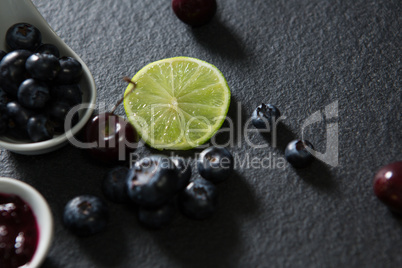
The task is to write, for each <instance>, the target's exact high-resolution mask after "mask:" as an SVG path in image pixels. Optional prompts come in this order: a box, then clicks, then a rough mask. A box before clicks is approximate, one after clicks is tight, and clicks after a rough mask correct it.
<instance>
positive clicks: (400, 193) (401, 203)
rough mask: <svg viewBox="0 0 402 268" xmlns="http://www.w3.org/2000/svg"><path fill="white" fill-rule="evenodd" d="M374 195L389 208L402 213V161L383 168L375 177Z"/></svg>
mask: <svg viewBox="0 0 402 268" xmlns="http://www.w3.org/2000/svg"><path fill="white" fill-rule="evenodd" d="M373 187H374V193H375V195H376V196H377V197H378V199H380V200H381V201H382V202H383V203H384V204H385V205H387V206H388V208H389V209H390V210H392V211H394V212H396V213H402V161H399V162H395V163H392V164H389V165H386V166H384V167H382V168H381V169H380V170H379V171H378V172H377V174H376V175H375V177H374V182H373Z"/></svg>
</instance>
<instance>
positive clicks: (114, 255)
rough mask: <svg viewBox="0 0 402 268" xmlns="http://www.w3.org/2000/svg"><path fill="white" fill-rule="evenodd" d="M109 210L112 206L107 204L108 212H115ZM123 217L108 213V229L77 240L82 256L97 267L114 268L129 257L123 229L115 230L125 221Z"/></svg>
mask: <svg viewBox="0 0 402 268" xmlns="http://www.w3.org/2000/svg"><path fill="white" fill-rule="evenodd" d="M114 205H115V204H113V206H114ZM111 208H112V205H110V204H109V212H116V211H114V210H113V209H111ZM112 214H113V215H112ZM119 214H121V215H119ZM124 216H127V215H122V213H110V215H109V223H108V227H107V229H106V230H105V231H103V232H101V233H99V234H95V235H93V236H89V237H80V238H79V239H78V242H79V244H80V249H82V250H83V254H85V255H86V256H88V257H89V258H91V260H92V261H93V263H96V264H97V266H98V267H116V266H118V265H119V264H120V263H124V261H125V259H126V258H127V257H128V256H130V254H129V248H128V244H127V241H126V239H127V236H126V235H125V234H124V228H116V226H121V224H120V223H121V222H125V221H127V218H125V217H124ZM119 222H120V223H119Z"/></svg>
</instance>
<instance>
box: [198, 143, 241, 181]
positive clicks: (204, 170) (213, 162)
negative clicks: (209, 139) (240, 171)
mask: <svg viewBox="0 0 402 268" xmlns="http://www.w3.org/2000/svg"><path fill="white" fill-rule="evenodd" d="M233 166H234V163H233V156H232V154H231V153H230V152H229V151H228V150H227V149H226V148H222V147H209V148H207V149H205V150H204V151H202V152H201V154H200V156H199V158H198V160H197V168H198V172H199V173H200V175H201V176H202V177H203V178H205V179H207V180H209V181H212V182H214V183H218V182H221V181H224V180H226V179H227V178H228V177H229V176H230V174H231V173H232V171H233Z"/></svg>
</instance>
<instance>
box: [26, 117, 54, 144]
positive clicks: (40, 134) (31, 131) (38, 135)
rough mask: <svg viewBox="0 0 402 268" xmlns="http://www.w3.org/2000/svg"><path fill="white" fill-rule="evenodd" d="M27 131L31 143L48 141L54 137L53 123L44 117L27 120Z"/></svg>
mask: <svg viewBox="0 0 402 268" xmlns="http://www.w3.org/2000/svg"><path fill="white" fill-rule="evenodd" d="M27 131H28V135H29V137H30V138H31V140H32V141H33V142H39V141H45V140H49V139H51V138H53V135H54V127H53V123H52V122H51V121H50V120H49V119H48V118H47V117H46V116H44V115H37V116H32V117H31V118H29V120H28V123H27Z"/></svg>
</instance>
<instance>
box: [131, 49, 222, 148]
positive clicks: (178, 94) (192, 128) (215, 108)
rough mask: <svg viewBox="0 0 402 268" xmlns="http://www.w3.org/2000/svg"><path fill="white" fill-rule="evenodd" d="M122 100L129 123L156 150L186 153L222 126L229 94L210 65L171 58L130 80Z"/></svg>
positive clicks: (153, 63)
mask: <svg viewBox="0 0 402 268" xmlns="http://www.w3.org/2000/svg"><path fill="white" fill-rule="evenodd" d="M132 81H133V82H134V83H136V88H135V89H134V91H133V87H134V85H133V84H130V85H129V86H128V87H127V89H126V92H125V93H124V94H125V98H124V109H125V111H126V114H127V118H128V120H129V121H130V122H131V123H132V124H133V125H134V127H135V128H136V130H137V132H138V133H139V134H140V135H141V137H142V138H143V139H144V141H145V142H146V143H147V144H148V145H149V146H151V147H153V148H156V149H161V150H162V149H171V150H188V149H191V148H194V147H197V146H199V145H201V144H203V143H205V142H206V141H208V140H209V139H210V138H211V137H212V136H213V135H214V134H215V133H216V132H217V131H218V129H219V128H220V127H221V126H222V123H223V121H224V120H225V118H226V114H227V111H228V109H229V104H230V89H229V87H228V84H227V82H226V79H225V77H223V75H222V73H221V72H220V71H219V70H218V69H217V68H216V67H215V66H213V65H211V64H209V63H207V62H205V61H202V60H199V59H195V58H189V57H176V58H169V59H163V60H159V61H156V62H152V63H150V64H148V65H147V66H145V67H144V68H142V69H141V70H140V71H139V72H138V73H137V74H136V75H135V76H134V77H133V78H132Z"/></svg>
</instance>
